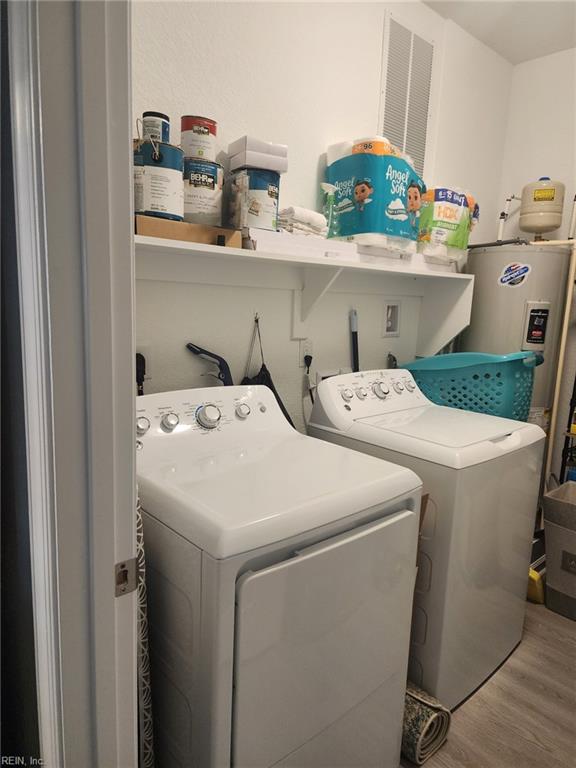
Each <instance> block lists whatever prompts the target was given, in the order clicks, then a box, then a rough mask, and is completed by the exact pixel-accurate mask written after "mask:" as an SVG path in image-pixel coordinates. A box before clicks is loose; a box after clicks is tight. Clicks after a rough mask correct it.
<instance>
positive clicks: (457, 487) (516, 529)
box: [308, 370, 545, 709]
mask: <svg viewBox="0 0 576 768" xmlns="http://www.w3.org/2000/svg"><path fill="white" fill-rule="evenodd" d="M308 433H309V434H310V435H313V436H315V437H320V438H323V439H324V440H328V441H330V442H332V443H337V444H339V445H343V446H346V447H348V448H354V449H356V450H358V451H362V452H363V453H367V454H371V455H372V456H378V457H380V458H383V459H386V460H388V461H392V462H394V463H397V464H401V465H402V466H405V467H409V468H410V469H413V470H414V472H416V474H417V475H418V476H419V477H421V478H422V481H423V494H429V498H428V500H427V505H426V512H425V516H424V522H423V527H422V531H421V535H420V538H419V546H418V578H417V582H416V590H415V597H414V614H413V621H412V635H411V654H410V662H409V678H410V679H411V680H412V681H413V682H415V683H416V684H417V685H420V686H421V687H422V688H424V689H425V690H427V691H428V692H429V693H431V694H433V695H434V696H436V697H437V698H438V699H440V701H442V702H443V703H444V704H445V705H446V706H447V707H449V708H450V709H453V708H454V707H456V706H457V705H458V704H460V703H461V702H462V701H463V700H464V699H465V698H466V697H467V696H469V695H470V694H471V693H472V692H473V691H474V690H475V689H476V688H478V687H479V686H480V685H481V684H482V683H483V682H484V681H485V680H486V679H487V678H488V677H489V676H490V675H491V674H492V672H494V670H495V669H496V668H497V667H498V666H499V665H500V664H501V663H502V662H503V661H504V660H505V659H506V658H507V656H508V655H509V654H510V653H511V652H512V651H513V650H514V648H515V647H516V646H517V645H518V643H519V642H520V639H521V637H522V631H523V623H524V613H525V601H526V591H527V583H528V570H529V566H530V553H531V544H532V538H533V532H534V523H535V516H536V509H537V503H538V491H539V483H540V470H541V465H542V454H543V450H544V439H545V434H544V432H543V431H542V430H541V429H540V428H539V427H537V426H535V425H533V424H526V423H525V422H520V421H512V420H510V419H502V418H498V417H495V416H488V415H485V414H480V413H472V412H470V411H463V410H458V409H455V408H446V407H443V406H439V405H435V404H434V403H431V402H430V401H429V400H428V399H427V398H426V397H425V396H424V395H423V394H422V392H421V391H420V390H419V388H418V386H417V385H416V383H415V381H414V379H413V378H412V375H411V374H410V373H409V372H408V371H405V370H384V371H367V372H363V373H352V374H344V375H342V376H334V377H333V378H330V379H326V380H325V381H323V382H322V383H321V384H320V385H319V387H318V390H317V393H316V401H315V403H314V407H313V409H312V414H311V418H310V423H309V425H308Z"/></svg>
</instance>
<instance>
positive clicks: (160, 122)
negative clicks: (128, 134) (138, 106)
mask: <svg viewBox="0 0 576 768" xmlns="http://www.w3.org/2000/svg"><path fill="white" fill-rule="evenodd" d="M142 141H161V142H162V143H164V144H169V143H170V118H169V117H168V115H164V114H163V113H162V112H144V113H143V114H142Z"/></svg>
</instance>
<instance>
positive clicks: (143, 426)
mask: <svg viewBox="0 0 576 768" xmlns="http://www.w3.org/2000/svg"><path fill="white" fill-rule="evenodd" d="M149 429H150V419H147V418H146V416H139V417H138V418H137V419H136V434H137V435H138V436H140V437H141V436H142V435H145V434H146V432H148V430H149Z"/></svg>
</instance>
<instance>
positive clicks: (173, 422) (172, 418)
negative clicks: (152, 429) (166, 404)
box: [160, 413, 180, 432]
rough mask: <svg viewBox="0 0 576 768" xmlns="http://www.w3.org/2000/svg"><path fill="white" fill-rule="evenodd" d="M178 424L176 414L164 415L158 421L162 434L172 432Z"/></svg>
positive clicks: (178, 420)
mask: <svg viewBox="0 0 576 768" xmlns="http://www.w3.org/2000/svg"><path fill="white" fill-rule="evenodd" d="M178 424H180V419H179V418H178V414H177V413H165V414H164V416H162V418H161V419H160V426H161V427H162V429H163V430H164V432H172V431H174V430H175V429H176V427H177V426H178Z"/></svg>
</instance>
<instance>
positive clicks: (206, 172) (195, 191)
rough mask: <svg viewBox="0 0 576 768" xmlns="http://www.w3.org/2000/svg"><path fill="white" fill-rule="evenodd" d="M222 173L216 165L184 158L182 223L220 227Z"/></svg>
mask: <svg viewBox="0 0 576 768" xmlns="http://www.w3.org/2000/svg"><path fill="white" fill-rule="evenodd" d="M223 185H224V171H223V169H222V166H221V165H218V163H211V162H209V161H207V160H198V159H197V158H195V157H186V158H184V221H190V222H192V223H193V224H208V225H209V226H212V227H220V226H222V194H223V193H222V188H223Z"/></svg>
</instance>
